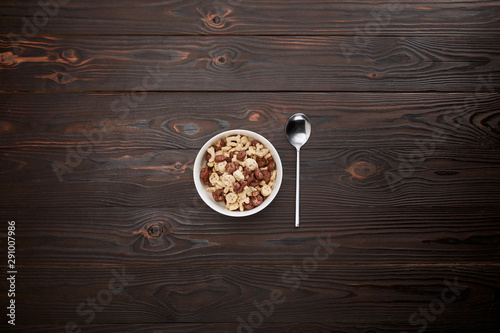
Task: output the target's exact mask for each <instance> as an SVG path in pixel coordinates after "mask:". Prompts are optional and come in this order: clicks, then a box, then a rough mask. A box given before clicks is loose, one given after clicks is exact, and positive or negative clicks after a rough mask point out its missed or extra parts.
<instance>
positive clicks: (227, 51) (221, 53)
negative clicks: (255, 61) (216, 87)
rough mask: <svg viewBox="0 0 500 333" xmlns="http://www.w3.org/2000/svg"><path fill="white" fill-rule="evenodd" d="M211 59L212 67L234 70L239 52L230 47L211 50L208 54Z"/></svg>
mask: <svg viewBox="0 0 500 333" xmlns="http://www.w3.org/2000/svg"><path fill="white" fill-rule="evenodd" d="M209 54H210V57H211V58H212V67H214V68H217V69H219V70H220V69H222V70H234V69H235V66H236V63H235V60H236V59H237V58H238V57H239V56H240V51H239V50H238V49H235V48H232V47H225V48H223V49H217V50H212V51H211V52H210V53H209Z"/></svg>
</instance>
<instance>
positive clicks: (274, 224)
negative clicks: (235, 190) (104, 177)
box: [0, 194, 500, 267]
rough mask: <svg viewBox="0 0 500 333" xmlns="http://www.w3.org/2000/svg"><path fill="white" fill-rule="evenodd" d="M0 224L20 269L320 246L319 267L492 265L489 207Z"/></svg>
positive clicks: (14, 214)
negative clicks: (324, 251) (10, 229)
mask: <svg viewBox="0 0 500 333" xmlns="http://www.w3.org/2000/svg"><path fill="white" fill-rule="evenodd" d="M41 195H42V194H41ZM74 197H75V198H78V196H77V195H75V196H74ZM166 200H167V199H166ZM290 202H293V200H290ZM26 206H27V205H26V204H25V207H26ZM0 217H1V218H2V219H3V220H6V221H7V220H9V221H10V220H14V221H15V222H16V230H17V238H18V239H19V242H20V243H19V246H18V249H17V250H16V259H17V265H23V266H38V265H57V266H61V267H64V266H67V265H79V266H88V265H103V266H106V265H121V264H123V265H138V266H144V267H146V266H150V265H167V266H170V265H213V264H222V265H250V264H255V265H283V264H298V265H300V264H301V263H302V262H303V261H304V260H307V258H310V257H311V256H313V255H314V251H315V249H316V248H317V247H318V246H320V245H321V244H329V245H328V247H329V248H331V249H332V251H331V252H332V254H331V255H330V256H329V257H328V258H327V259H325V260H324V261H322V263H323V264H377V263H407V264H408V263H410V264H412V263H433V264H435V263H449V264H455V263H496V262H498V261H499V260H500V225H499V224H498V221H499V219H500V210H499V209H498V207H489V208H488V207H477V208H457V207H449V208H446V207H430V206H429V207H425V208H423V207H404V208H395V207H369V208H361V207H343V206H339V205H335V204H334V203H333V202H330V203H329V206H319V205H313V204H309V203H307V204H302V219H301V221H302V223H301V227H300V228H299V229H295V228H294V227H293V221H294V210H293V205H292V204H288V203H283V200H282V199H281V198H280V197H278V198H277V201H276V202H275V203H273V204H272V205H271V206H269V207H268V208H266V210H264V211H263V212H261V213H259V214H257V215H255V216H251V217H247V218H238V219H236V218H230V217H226V216H221V215H219V214H218V213H216V212H212V211H211V210H209V208H208V207H206V206H205V205H204V203H203V202H202V201H201V200H200V199H198V198H196V197H193V198H190V199H187V200H186V201H185V202H184V203H182V204H180V205H179V206H178V207H176V208H172V209H138V208H92V209H77V208H71V207H67V208H57V209H48V208H36V209H28V208H19V209H3V210H2V213H1V214H0ZM325 246H327V245H325Z"/></svg>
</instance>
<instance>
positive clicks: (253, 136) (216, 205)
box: [193, 129, 283, 217]
mask: <svg viewBox="0 0 500 333" xmlns="http://www.w3.org/2000/svg"><path fill="white" fill-rule="evenodd" d="M238 134H241V135H246V136H247V137H248V138H249V139H250V140H258V141H260V142H261V143H262V144H263V145H264V146H265V147H266V148H267V149H269V152H270V153H271V155H272V157H273V160H274V162H275V163H276V171H277V175H276V179H275V180H274V187H273V191H272V192H271V194H270V195H269V196H268V197H267V198H266V200H265V201H264V202H263V203H262V204H261V205H260V206H258V207H255V208H253V209H250V210H244V211H242V212H241V211H239V210H237V211H231V210H229V209H227V208H226V206H225V204H224V202H217V201H215V200H214V198H213V196H212V193H211V192H209V191H207V187H208V186H207V185H205V184H203V181H202V180H201V178H200V172H201V169H202V168H203V167H204V166H205V165H206V161H205V154H206V153H207V149H208V148H209V147H210V146H211V145H214V144H215V143H217V141H219V140H220V139H223V138H226V137H228V136H233V135H238ZM193 178H194V184H195V186H196V190H197V191H198V194H199V195H200V197H201V199H202V200H203V201H204V202H205V203H206V204H207V205H208V206H209V207H210V208H212V209H213V210H215V211H216V212H218V213H221V214H223V215H227V216H233V217H243V216H249V215H253V214H256V213H258V212H260V211H261V210H263V209H264V208H266V207H267V206H269V204H270V203H271V202H272V201H273V199H274V197H276V194H278V191H279V189H280V186H281V180H282V179H283V167H282V165H281V159H280V156H279V155H278V151H277V150H276V148H274V146H273V145H272V144H271V142H269V141H268V140H267V139H266V138H264V137H263V136H262V135H260V134H257V133H255V132H251V131H247V130H242V129H235V130H230V131H225V132H222V133H219V134H217V135H216V136H214V137H213V138H211V139H210V140H208V141H207V143H205V145H203V147H202V148H201V149H200V151H199V152H198V155H197V156H196V159H195V161H194V168H193Z"/></svg>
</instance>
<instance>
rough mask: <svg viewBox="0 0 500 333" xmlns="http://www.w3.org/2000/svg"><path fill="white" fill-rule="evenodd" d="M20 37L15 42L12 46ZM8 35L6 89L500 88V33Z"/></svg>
mask: <svg viewBox="0 0 500 333" xmlns="http://www.w3.org/2000/svg"><path fill="white" fill-rule="evenodd" d="M12 43H13V44H12ZM352 43H353V38H352V37H297V36H288V37H262V36H261V37H248V36H247V37H245V36H243V37H241V36H240V37H234V36H224V37H221V36H219V37H217V36H205V37H199V36H182V37H181V36H178V37H161V36H148V37H144V36H37V37H36V38H33V39H30V40H26V41H20V42H11V41H9V39H8V38H7V37H1V38H0V66H1V67H0V71H1V73H2V76H3V77H2V80H1V82H0V90H6V91H15V90H23V91H26V90H37V91H80V90H87V91H96V90H105V91H110V90H114V91H136V92H138V91H144V90H161V91H193V90H196V91H412V92H413V91H470V92H474V91H476V89H478V87H481V85H483V84H484V81H485V80H486V79H485V78H488V80H489V81H491V87H492V90H494V91H495V90H498V88H499V86H500V44H498V43H497V39H496V38H494V37H408V38H406V37H405V38H399V37H369V38H367V39H366V42H365V44H363V45H361V46H360V47H357V48H356V50H355V52H354V51H353V52H351V51H346V47H345V45H351V44H352Z"/></svg>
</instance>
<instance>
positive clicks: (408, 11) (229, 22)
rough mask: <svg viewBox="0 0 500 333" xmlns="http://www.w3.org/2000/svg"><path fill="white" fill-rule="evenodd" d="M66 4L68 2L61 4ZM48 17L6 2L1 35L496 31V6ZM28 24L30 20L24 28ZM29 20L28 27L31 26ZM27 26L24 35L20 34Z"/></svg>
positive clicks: (106, 6) (91, 9) (251, 7)
mask: <svg viewBox="0 0 500 333" xmlns="http://www.w3.org/2000/svg"><path fill="white" fill-rule="evenodd" d="M60 2H63V1H60ZM64 2H67V4H65V5H63V6H59V8H57V9H56V8H53V9H52V8H49V9H48V11H50V15H49V19H48V20H46V21H45V20H44V18H43V17H40V18H39V21H38V22H39V23H38V25H33V26H32V24H36V23H35V20H34V18H33V15H34V14H35V13H37V12H38V11H40V10H41V9H42V10H43V8H41V7H40V5H39V3H38V1H37V0H26V1H23V2H21V3H19V2H18V3H15V4H14V3H12V2H8V1H3V2H2V3H1V4H0V12H1V13H2V20H1V21H0V33H3V34H8V33H15V34H33V33H34V34H40V33H41V34H68V33H70V34H85V35H87V34H104V35H107V34H114V35H116V34H129V35H130V34H132V35H135V34H139V35H151V34H153V35H192V34H237V35H353V36H354V35H357V36H359V37H361V38H362V37H363V36H365V35H381V36H387V35H389V36H414V35H428V36H429V35H475V36H485V35H489V36H494V37H496V36H497V35H498V31H499V23H500V21H499V13H500V3H499V2H498V1H491V0H490V1H466V0H465V1H444V0H440V1H433V2H425V3H424V5H423V4H422V2H414V1H389V2H387V1H357V2H352V1H348V0H339V1H335V2H332V1H328V0H315V1H308V2H304V1H299V0H273V1H266V0H253V1H243V0H220V1H218V0H203V1H194V0H187V1H161V2H159V1H152V0H148V1H140V2H134V3H133V4H131V3H130V2H128V3H124V2H123V1H117V0H109V1H106V2H105V3H103V2H100V1H89V0H85V1H83V0H71V1H69V2H68V1H64ZM27 22H28V23H27ZM30 23H31V24H30ZM23 28H24V30H23Z"/></svg>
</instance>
